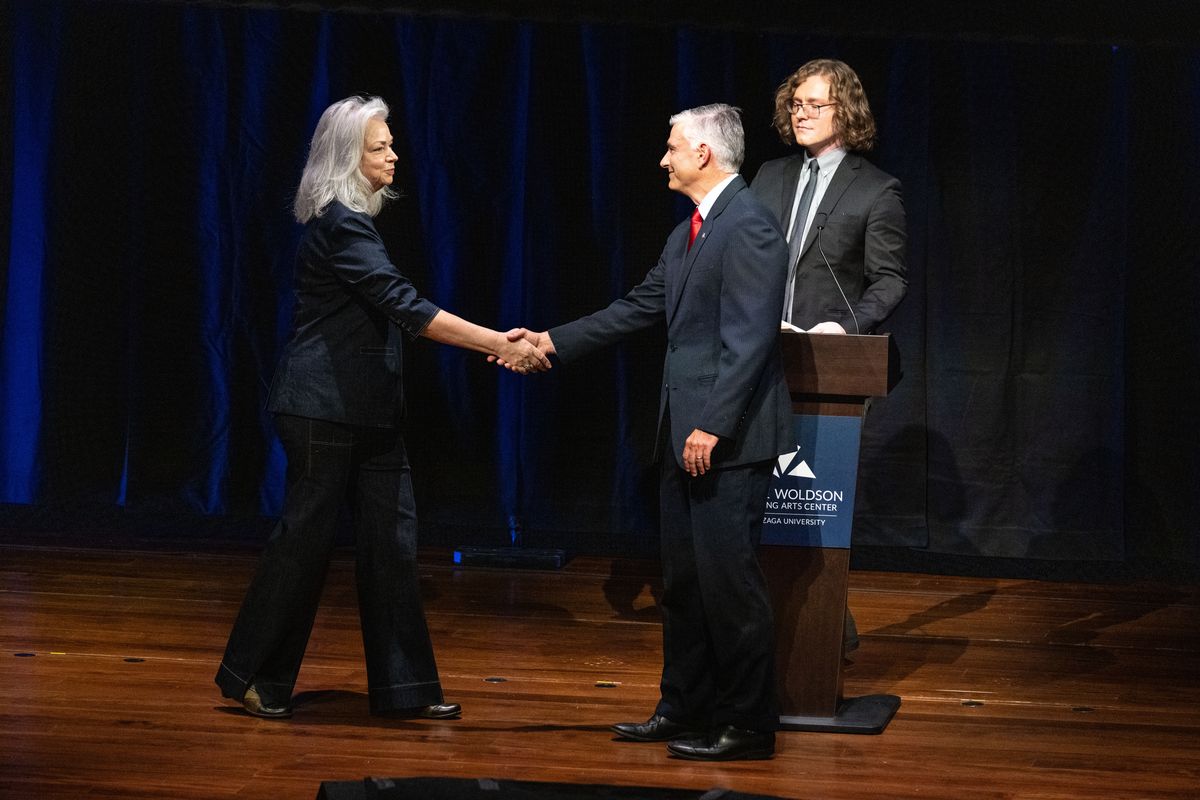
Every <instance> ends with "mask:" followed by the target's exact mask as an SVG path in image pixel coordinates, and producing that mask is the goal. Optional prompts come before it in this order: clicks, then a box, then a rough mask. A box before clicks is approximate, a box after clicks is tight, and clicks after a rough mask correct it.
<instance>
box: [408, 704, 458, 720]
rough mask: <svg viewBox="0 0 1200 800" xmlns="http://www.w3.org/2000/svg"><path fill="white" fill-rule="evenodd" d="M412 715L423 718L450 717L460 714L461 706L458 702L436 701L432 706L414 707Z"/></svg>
mask: <svg viewBox="0 0 1200 800" xmlns="http://www.w3.org/2000/svg"><path fill="white" fill-rule="evenodd" d="M415 711H416V713H415V714H414V716H417V717H424V718H425V719H450V718H451V717H461V716H462V706H461V705H459V704H458V703H438V704H436V705H432V706H425V707H424V708H418V709H415Z"/></svg>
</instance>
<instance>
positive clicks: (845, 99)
mask: <svg viewBox="0 0 1200 800" xmlns="http://www.w3.org/2000/svg"><path fill="white" fill-rule="evenodd" d="M814 75H819V76H821V77H822V78H824V79H825V80H827V81H829V99H830V100H831V101H833V102H835V103H837V105H836V106H834V107H833V132H834V134H835V135H836V136H837V137H838V139H840V140H841V143H842V146H843V147H845V148H846V149H847V150H858V151H867V150H870V149H871V148H873V147H874V146H875V117H874V116H872V115H871V106H870V104H869V103H867V94H866V92H864V91H863V87H862V82H861V81H859V79H858V74H857V73H856V72H855V71H854V70H853V69H852V68H851V67H850V65H849V64H847V63H845V62H844V61H837V60H835V59H832V58H817V59H814V60H812V61H809V62H808V63H807V64H805V65H804V66H802V67H800V69H798V70H796V71H795V72H793V73H792V74H791V75H789V76H787V78H786V79H784V81H783V83H781V84H780V85H779V88H778V89H776V90H775V118H774V119H773V120H772V124H773V125H774V126H775V130H776V132H778V133H779V138H780V139H783V142H784V144H795V143H796V137H795V134H793V133H792V110H791V103H792V95H793V94H795V92H796V87H797V86H799V85H800V84H802V83H804V82H805V81H806V80H808V79H809V78H811V77H812V76H814Z"/></svg>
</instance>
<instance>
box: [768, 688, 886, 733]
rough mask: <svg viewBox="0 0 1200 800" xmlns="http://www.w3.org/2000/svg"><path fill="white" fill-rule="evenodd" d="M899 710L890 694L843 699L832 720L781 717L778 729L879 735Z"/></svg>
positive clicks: (830, 718) (826, 718)
mask: <svg viewBox="0 0 1200 800" xmlns="http://www.w3.org/2000/svg"><path fill="white" fill-rule="evenodd" d="M899 708H900V698H899V697H897V696H896V695H894V694H869V695H864V696H863V697H847V698H845V699H844V700H842V704H841V705H840V706H838V710H837V714H836V715H835V716H832V717H798V716H781V717H780V718H779V727H780V730H785V731H810V732H813V733H883V729H884V728H886V727H887V725H888V723H889V722H891V721H892V717H894V716H895V715H896V711H897V709H899Z"/></svg>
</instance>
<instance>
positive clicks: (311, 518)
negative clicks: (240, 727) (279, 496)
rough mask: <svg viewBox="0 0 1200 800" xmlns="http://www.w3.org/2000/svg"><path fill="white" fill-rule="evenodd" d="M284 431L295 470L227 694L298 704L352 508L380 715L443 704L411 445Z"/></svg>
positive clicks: (224, 678) (385, 438) (237, 637)
mask: <svg viewBox="0 0 1200 800" xmlns="http://www.w3.org/2000/svg"><path fill="white" fill-rule="evenodd" d="M275 426H276V429H277V431H278V433H279V438H280V440H281V441H282V443H283V448H284V451H285V452H286V453H287V461H288V464H287V490H286V494H285V496H284V502H283V515H282V517H280V519H279V523H278V524H277V525H276V526H275V528H274V530H273V531H272V532H271V535H270V537H269V539H268V540H267V544H266V547H265V549H264V551H263V554H262V558H261V559H260V561H259V564H258V569H257V571H256V573H255V575H254V579H253V581H252V582H251V584H250V588H249V590H248V591H247V592H246V598H245V600H243V602H242V607H241V610H240V611H239V612H238V616H237V621H236V622H235V623H234V626H233V631H232V632H231V633H230V635H229V643H228V645H227V646H226V649H225V656H224V658H223V659H222V661H221V666H220V669H219V670H218V671H217V676H216V682H217V685H218V686H220V687H221V692H222V694H223V695H225V696H226V697H231V698H234V699H236V700H240V699H241V698H242V696H243V695H244V694H245V692H246V689H247V687H249V686H250V685H251V684H253V685H254V686H255V689H256V690H257V691H258V694H259V696H260V697H261V698H262V699H263V701H264V702H265V703H266V704H268V705H286V704H288V703H289V702H290V699H291V696H292V692H293V691H294V689H295V686H296V676H297V674H298V673H299V671H300V662H301V660H302V659H303V657H304V649H305V647H306V646H307V644H308V638H309V634H310V633H311V631H312V625H313V619H314V618H315V617H316V613H317V603H318V601H319V599H320V596H321V589H322V588H323V586H324V583H325V575H326V573H327V571H328V568H329V559H330V556H331V554H332V551H333V544H334V537H335V531H336V525H337V520H338V512H339V510H340V509H341V506H342V503H343V502H344V501H349V503H350V510H351V512H352V514H353V519H354V539H355V579H356V587H357V590H358V610H359V622H360V625H361V627H362V638H363V648H364V650H365V653H366V662H367V687H368V696H369V698H370V708H371V711H372V713H379V712H386V711H394V710H398V709H405V708H416V707H419V706H426V705H431V704H434V703H441V702H442V699H443V698H442V687H441V683H440V682H439V680H438V673H437V665H436V663H435V661H434V657H433V647H432V645H431V644H430V641H429V630H428V628H427V626H426V624H425V614H424V612H423V610H422V608H421V594H420V587H419V585H418V570H417V517H416V508H415V505H414V502H413V494H412V480H411V476H410V474H409V465H408V456H407V455H406V453H405V450H404V440H403V438H402V437H401V436H400V433H399V432H398V431H397V430H395V429H387V428H361V427H353V426H348V425H341V424H338V423H334V422H326V421H322V420H315V419H306V418H303V417H294V416H289V415H284V414H279V415H276V416H275Z"/></svg>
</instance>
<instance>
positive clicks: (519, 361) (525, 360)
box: [488, 328, 554, 375]
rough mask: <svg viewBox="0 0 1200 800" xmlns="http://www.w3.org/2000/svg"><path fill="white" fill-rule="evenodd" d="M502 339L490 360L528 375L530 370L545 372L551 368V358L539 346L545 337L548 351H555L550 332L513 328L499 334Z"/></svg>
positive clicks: (489, 357)
mask: <svg viewBox="0 0 1200 800" xmlns="http://www.w3.org/2000/svg"><path fill="white" fill-rule="evenodd" d="M498 335H499V337H500V341H499V342H498V343H497V346H496V353H495V355H491V356H488V361H494V362H495V363H497V364H499V365H500V366H502V367H505V368H507V369H510V370H512V371H513V372H518V373H520V374H522V375H526V374H528V373H530V372H545V371H546V370H548V369H550V359H549V358H547V357H546V353H544V352H542V349H540V348H539V346H538V345H540V344H541V343H542V341H543V339H544V341H545V342H546V343H547V345H548V346H549V347H550V350H548V352H554V350H553V345H550V344H549V342H550V336H549V334H546V333H542V334H536V333H531V332H530V331H527V330H525V329H524V328H513V329H512V330H510V331H508V332H507V333H501V334H498Z"/></svg>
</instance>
